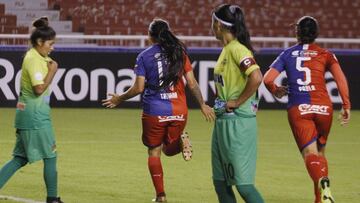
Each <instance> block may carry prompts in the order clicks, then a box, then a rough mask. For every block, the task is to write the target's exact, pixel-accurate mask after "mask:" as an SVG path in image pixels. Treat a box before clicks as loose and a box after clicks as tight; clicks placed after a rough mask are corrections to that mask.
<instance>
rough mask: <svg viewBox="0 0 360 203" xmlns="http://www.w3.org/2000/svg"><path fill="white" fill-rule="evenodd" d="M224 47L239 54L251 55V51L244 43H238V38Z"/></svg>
mask: <svg viewBox="0 0 360 203" xmlns="http://www.w3.org/2000/svg"><path fill="white" fill-rule="evenodd" d="M226 48H227V49H228V50H229V51H230V52H231V53H237V54H239V55H241V56H253V53H252V51H251V50H250V49H248V48H247V47H246V46H245V45H243V44H242V43H240V42H239V41H238V40H233V41H231V42H230V43H229V44H228V46H226Z"/></svg>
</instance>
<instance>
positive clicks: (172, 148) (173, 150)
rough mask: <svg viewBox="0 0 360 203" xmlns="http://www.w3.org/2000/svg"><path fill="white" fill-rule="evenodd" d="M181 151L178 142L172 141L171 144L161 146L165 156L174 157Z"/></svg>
mask: <svg viewBox="0 0 360 203" xmlns="http://www.w3.org/2000/svg"><path fill="white" fill-rule="evenodd" d="M180 151H181V147H180V140H177V141H174V142H172V143H171V144H167V145H165V144H164V145H163V152H164V154H165V155H166V156H174V155H176V154H179V153H180Z"/></svg>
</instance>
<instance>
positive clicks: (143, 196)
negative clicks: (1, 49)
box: [0, 108, 360, 203]
mask: <svg viewBox="0 0 360 203" xmlns="http://www.w3.org/2000/svg"><path fill="white" fill-rule="evenodd" d="M337 113H338V112H336V114H335V115H334V118H335V117H336V116H337ZM140 115H141V110H129V109H121V108H120V109H116V110H109V109H59V108H58V109H53V110H52V117H53V123H54V128H55V132H56V136H57V147H58V153H59V154H58V173H59V174H58V175H59V193H60V196H61V197H62V199H64V201H65V202H66V203H80V202H88V203H147V202H151V199H152V198H153V197H154V189H153V186H152V182H151V179H150V175H149V172H148V169H147V151H146V148H145V147H144V146H143V145H142V142H141V121H140ZM13 120H14V109H8V108H0V165H3V164H4V163H5V162H6V161H8V160H9V159H10V158H11V152H12V148H13V145H14V140H15V132H14V128H13ZM212 125H213V124H212V123H207V122H205V121H204V120H203V118H202V116H201V113H200V111H199V110H191V111H190V113H189V120H188V125H187V131H188V132H189V134H190V136H191V138H192V142H193V146H194V156H193V160H191V161H190V162H185V161H183V160H182V157H181V156H180V155H177V156H175V157H166V156H162V163H163V167H164V176H165V190H166V193H167V196H168V202H170V203H216V202H217V199H216V195H215V192H214V189H213V186H212V179H211V165H210V142H211V132H212V127H213V126H212ZM258 129H259V139H258V140H259V143H258V162H257V177H256V185H257V187H258V189H259V190H260V192H261V193H262V195H263V197H264V199H265V201H266V202H267V203H304V202H308V203H310V202H313V188H312V182H311V180H310V178H309V177H308V175H307V172H306V169H305V166H304V164H303V161H302V158H301V157H300V154H299V152H298V150H297V147H296V144H295V142H294V140H293V137H292V134H291V132H290V128H289V126H288V123H287V117H286V111H285V110H276V111H275V110H274V111H270V110H261V111H259V113H258ZM359 155H360V112H359V111H352V120H351V123H350V125H348V126H346V127H340V125H339V124H338V122H337V121H336V120H335V119H334V123H333V128H332V131H331V134H330V138H329V142H328V147H327V156H328V161H329V171H330V178H331V188H332V193H333V195H334V197H335V199H336V200H337V202H341V203H355V202H359V199H360V184H359V180H360V173H359V168H360V158H359ZM0 195H8V196H15V197H21V198H27V199H33V200H38V201H39V200H44V198H45V186H44V183H43V179H42V162H37V163H34V164H32V165H30V166H26V167H24V168H22V169H21V170H20V171H18V172H17V173H16V174H15V176H13V178H12V179H11V180H10V181H9V182H8V183H7V185H5V187H4V188H3V189H2V190H0ZM237 197H238V202H242V200H241V199H240V198H239V196H237ZM0 202H1V203H10V202H11V201H6V200H0ZM11 203H12V202H11Z"/></svg>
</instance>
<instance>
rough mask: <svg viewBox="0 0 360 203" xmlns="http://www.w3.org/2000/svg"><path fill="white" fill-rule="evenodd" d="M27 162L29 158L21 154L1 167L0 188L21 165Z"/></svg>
mask: <svg viewBox="0 0 360 203" xmlns="http://www.w3.org/2000/svg"><path fill="white" fill-rule="evenodd" d="M26 164H27V159H25V158H23V157H19V156H14V157H13V159H11V160H10V161H9V162H7V163H6V164H5V165H4V166H3V167H2V168H1V169H0V189H1V188H2V187H3V186H4V185H5V183H6V182H7V181H8V180H9V179H10V178H11V176H13V175H14V173H15V172H16V171H17V170H19V169H20V168H21V167H23V166H25V165H26Z"/></svg>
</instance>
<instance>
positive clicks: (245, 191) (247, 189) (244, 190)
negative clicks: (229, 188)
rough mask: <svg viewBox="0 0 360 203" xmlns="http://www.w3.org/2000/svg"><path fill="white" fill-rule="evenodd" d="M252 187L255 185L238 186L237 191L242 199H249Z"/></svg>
mask: <svg viewBox="0 0 360 203" xmlns="http://www.w3.org/2000/svg"><path fill="white" fill-rule="evenodd" d="M251 187H254V185H237V186H236V189H237V191H238V192H239V193H240V196H241V197H247V196H249V195H250V193H251Z"/></svg>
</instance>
